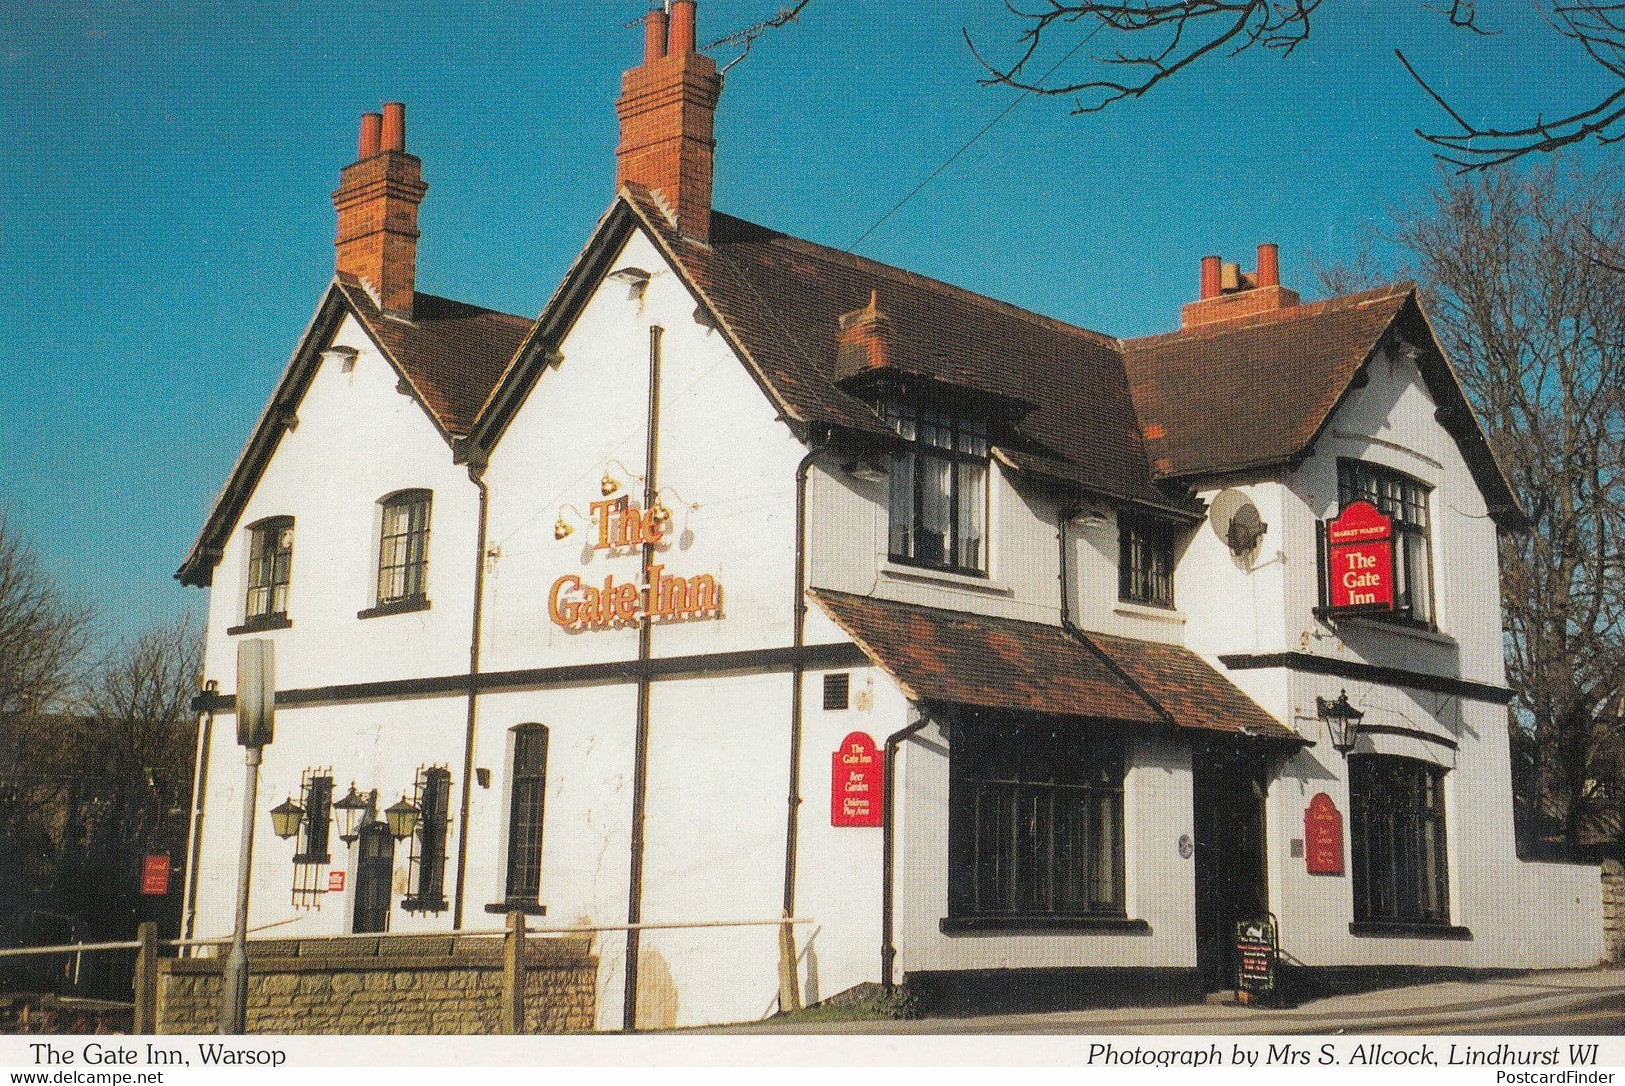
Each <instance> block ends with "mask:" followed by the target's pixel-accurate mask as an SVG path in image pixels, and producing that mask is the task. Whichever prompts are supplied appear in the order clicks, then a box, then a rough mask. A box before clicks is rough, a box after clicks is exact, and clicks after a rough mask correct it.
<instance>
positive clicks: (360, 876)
mask: <svg viewBox="0 0 1625 1086" xmlns="http://www.w3.org/2000/svg"><path fill="white" fill-rule="evenodd" d="M394 876H395V838H393V837H391V836H390V834H389V824H388V823H386V822H369V823H367V824H366V825H365V826H363V827H361V840H360V845H359V848H358V851H357V856H356V865H355V921H354V923H353V924H351V930H352V931H358V932H359V931H386V930H388V928H389V895H390V890H391V887H390V883H391V882H392V881H393V880H394Z"/></svg>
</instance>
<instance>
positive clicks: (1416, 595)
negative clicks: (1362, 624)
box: [1337, 460, 1433, 626]
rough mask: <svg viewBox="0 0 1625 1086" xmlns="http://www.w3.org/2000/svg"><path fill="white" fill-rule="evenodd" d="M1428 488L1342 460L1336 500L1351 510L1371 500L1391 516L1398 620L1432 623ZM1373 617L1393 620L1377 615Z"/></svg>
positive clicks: (1396, 474)
mask: <svg viewBox="0 0 1625 1086" xmlns="http://www.w3.org/2000/svg"><path fill="white" fill-rule="evenodd" d="M1428 493H1429V490H1428V488H1427V487H1426V486H1424V485H1422V484H1421V483H1419V482H1417V481H1416V480H1415V479H1412V478H1411V477H1410V476H1408V475H1402V474H1401V473H1399V472H1397V471H1393V470H1391V469H1389V468H1382V467H1378V466H1376V465H1374V464H1367V463H1366V462H1364V461H1363V460H1339V461H1338V462H1337V499H1338V503H1339V508H1342V509H1346V508H1348V506H1349V505H1350V504H1351V503H1353V502H1357V501H1364V502H1370V503H1371V504H1372V505H1374V506H1376V507H1377V512H1379V513H1382V514H1383V515H1385V516H1387V517H1389V518H1391V519H1392V521H1393V527H1394V610H1393V611H1392V612H1391V614H1392V615H1393V616H1397V617H1398V618H1400V619H1402V620H1404V619H1408V620H1410V621H1412V622H1416V623H1420V624H1424V625H1429V626H1431V625H1432V624H1433V567H1432V553H1431V548H1430V546H1429V543H1428ZM1373 617H1377V618H1382V617H1388V616H1385V615H1383V614H1378V615H1375V616H1373Z"/></svg>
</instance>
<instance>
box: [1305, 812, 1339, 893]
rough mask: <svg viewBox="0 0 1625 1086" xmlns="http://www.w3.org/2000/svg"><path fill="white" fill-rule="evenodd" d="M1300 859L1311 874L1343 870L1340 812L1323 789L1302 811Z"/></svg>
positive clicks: (1335, 873) (1331, 873)
mask: <svg viewBox="0 0 1625 1086" xmlns="http://www.w3.org/2000/svg"><path fill="white" fill-rule="evenodd" d="M1303 863H1304V866H1305V867H1306V868H1308V870H1309V873H1310V874H1311V875H1341V874H1342V873H1343V814H1342V812H1341V811H1339V810H1338V809H1337V804H1335V803H1333V802H1332V797H1331V796H1328V795H1327V794H1326V793H1325V792H1316V793H1315V796H1314V798H1313V799H1311V800H1310V801H1309V806H1308V807H1306V808H1305V809H1304V812H1303Z"/></svg>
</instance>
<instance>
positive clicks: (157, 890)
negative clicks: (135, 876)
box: [141, 853, 169, 897]
mask: <svg viewBox="0 0 1625 1086" xmlns="http://www.w3.org/2000/svg"><path fill="white" fill-rule="evenodd" d="M141 893H142V895H143V896H146V897H163V896H164V895H165V894H167V893H169V856H168V854H167V853H162V854H159V855H156V856H148V857H147V858H146V859H145V860H144V861H143V862H142V864H141Z"/></svg>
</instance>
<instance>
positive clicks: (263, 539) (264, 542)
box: [243, 517, 293, 627]
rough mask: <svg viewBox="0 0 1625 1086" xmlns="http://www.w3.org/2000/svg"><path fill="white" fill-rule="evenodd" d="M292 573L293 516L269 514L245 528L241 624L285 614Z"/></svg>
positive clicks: (266, 622) (268, 620)
mask: <svg viewBox="0 0 1625 1086" xmlns="http://www.w3.org/2000/svg"><path fill="white" fill-rule="evenodd" d="M292 573H293V518H292V517H271V518H269V519H268V520H262V521H260V522H259V523H257V524H255V525H253V526H251V527H250V528H249V529H248V593H247V596H246V599H245V601H244V607H243V617H244V624H245V625H248V626H251V627H252V626H257V625H270V624H272V623H275V622H276V620H278V619H282V620H285V619H286V618H287V616H288V583H289V580H290V579H291V577H292Z"/></svg>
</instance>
